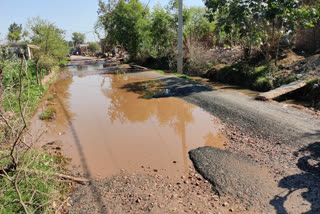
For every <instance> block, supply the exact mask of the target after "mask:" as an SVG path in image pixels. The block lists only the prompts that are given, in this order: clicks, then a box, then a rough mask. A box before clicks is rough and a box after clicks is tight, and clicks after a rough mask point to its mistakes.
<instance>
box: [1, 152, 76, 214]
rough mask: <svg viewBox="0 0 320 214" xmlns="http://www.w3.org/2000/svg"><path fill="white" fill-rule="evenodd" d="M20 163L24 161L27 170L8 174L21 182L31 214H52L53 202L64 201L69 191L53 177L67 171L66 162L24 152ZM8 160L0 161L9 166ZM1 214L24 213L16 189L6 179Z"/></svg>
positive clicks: (2, 179) (20, 157) (24, 198)
mask: <svg viewBox="0 0 320 214" xmlns="http://www.w3.org/2000/svg"><path fill="white" fill-rule="evenodd" d="M18 155H19V159H20V160H23V159H25V160H26V161H25V164H24V166H27V168H24V166H20V167H21V168H19V170H20V169H21V173H20V174H18V171H14V172H8V175H9V177H10V178H11V179H12V180H15V179H17V180H18V181H19V185H18V187H19V192H20V193H21V197H22V200H23V201H24V202H25V204H26V206H27V209H28V211H29V212H30V213H34V212H35V213H51V212H53V211H54V210H53V208H52V205H53V202H54V201H56V202H57V203H59V201H63V200H64V199H63V197H64V196H65V195H66V193H67V192H69V191H70V187H69V186H68V185H67V184H66V183H61V182H60V181H59V180H57V179H56V177H55V176H54V174H55V173H62V172H64V171H65V166H66V164H67V162H66V160H65V159H64V158H63V157H61V156H57V155H52V154H49V153H47V152H45V151H44V150H42V149H37V150H32V151H31V152H30V153H28V152H27V151H21V152H19V153H18ZM8 163H9V162H8V159H0V165H1V166H6V165H7V164H8ZM0 186H1V187H5V188H0V213H23V212H24V211H23V208H22V206H21V205H20V203H19V197H18V194H17V192H16V190H15V188H14V185H13V183H12V182H11V181H9V180H8V179H7V178H5V177H0Z"/></svg>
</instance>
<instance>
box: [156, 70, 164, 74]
mask: <svg viewBox="0 0 320 214" xmlns="http://www.w3.org/2000/svg"><path fill="white" fill-rule="evenodd" d="M156 72H157V73H159V74H164V73H165V72H164V71H163V70H156Z"/></svg>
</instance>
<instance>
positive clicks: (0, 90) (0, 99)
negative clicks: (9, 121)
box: [0, 68, 5, 114]
mask: <svg viewBox="0 0 320 214" xmlns="http://www.w3.org/2000/svg"><path fill="white" fill-rule="evenodd" d="M2 75H3V70H2V68H0V112H1V113H2V114H3V113H5V112H4V108H3V92H4V88H3V85H2Z"/></svg>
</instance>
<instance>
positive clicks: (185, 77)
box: [173, 73, 192, 80]
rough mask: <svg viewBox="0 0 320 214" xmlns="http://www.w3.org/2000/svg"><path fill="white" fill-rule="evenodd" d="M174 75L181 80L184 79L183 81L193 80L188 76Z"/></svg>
mask: <svg viewBox="0 0 320 214" xmlns="http://www.w3.org/2000/svg"><path fill="white" fill-rule="evenodd" d="M173 75H175V76H177V77H179V78H182V79H186V80H192V78H191V77H189V76H188V75H185V74H178V73H174V74H173Z"/></svg>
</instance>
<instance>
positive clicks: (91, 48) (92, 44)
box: [88, 42, 100, 53]
mask: <svg viewBox="0 0 320 214" xmlns="http://www.w3.org/2000/svg"><path fill="white" fill-rule="evenodd" d="M88 50H89V51H90V52H92V53H95V52H97V51H99V50H100V46H99V44H98V43H97V42H89V46H88Z"/></svg>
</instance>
